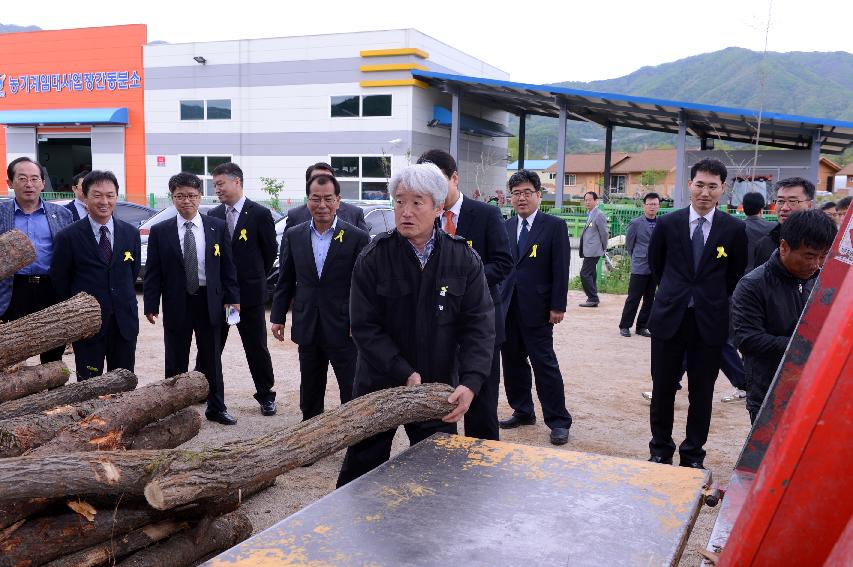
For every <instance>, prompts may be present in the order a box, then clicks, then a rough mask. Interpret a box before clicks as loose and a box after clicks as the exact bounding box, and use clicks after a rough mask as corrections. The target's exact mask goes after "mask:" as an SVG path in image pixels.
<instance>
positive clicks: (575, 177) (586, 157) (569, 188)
mask: <svg viewBox="0 0 853 567" xmlns="http://www.w3.org/2000/svg"><path fill="white" fill-rule="evenodd" d="M627 158H628V154H626V153H623V152H613V154H612V155H611V162H610V163H611V164H612V166H611V167H616V166H617V165H619V164H620V163H622V161H623V160H625V159H627ZM546 171H547V173H548V174H552V175H556V171H557V164H556V162H554V165H552V166H550V167H549V168H548V169H547V170H546ZM563 175H565V185H564V186H565V191H566V195H567V196H568V195H570V196H573V197H582V196H583V194H584V193H586V192H588V191H595V192H596V193H598V194H599V195H600V194H601V189H602V187H604V153H603V152H602V153H596V154H567V155H566V167H565V171H564V173H563ZM553 179H554V178H553V177H551V183H552V188H553V187H555V185H554V181H553ZM626 182H627V179H625V178H624V176H622V177H620V178H619V179H616V178H614V177H613V176H611V178H610V186H611V193H617V192H619V191H618V190H617V189H614V187H619V183H622V184H623V185H624V184H625V183H626ZM622 192H624V189H623V191H622Z"/></svg>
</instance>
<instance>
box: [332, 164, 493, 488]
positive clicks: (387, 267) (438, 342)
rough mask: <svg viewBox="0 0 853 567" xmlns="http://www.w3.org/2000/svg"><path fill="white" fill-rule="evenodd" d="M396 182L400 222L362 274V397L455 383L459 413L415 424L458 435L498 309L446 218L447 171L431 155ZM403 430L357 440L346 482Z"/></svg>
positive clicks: (422, 430) (383, 457)
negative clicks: (440, 219) (444, 226)
mask: <svg viewBox="0 0 853 567" xmlns="http://www.w3.org/2000/svg"><path fill="white" fill-rule="evenodd" d="M388 189H389V192H390V193H391V196H392V198H393V200H394V203H395V207H394V216H395V218H396V221H397V228H396V229H395V230H393V231H390V232H388V233H386V234H382V235H379V236H377V237H376V238H375V239H374V240H373V241H372V242H371V243H370V244H368V245H367V246H366V247H365V248H364V250H363V251H362V253H361V255H360V256H359V258H358V260H357V261H356V264H355V268H354V270H353V275H352V288H351V292H350V324H351V326H352V338H353V340H354V341H355V343H356V346H357V347H358V361H357V363H356V375H355V381H354V387H353V395H354V397H358V396H363V395H365V394H368V393H370V392H375V391H377V390H382V389H385V388H392V387H395V386H413V385H417V384H420V383H426V382H443V383H446V384H450V385H452V386H455V387H456V389H455V390H454V392H453V394H451V395H450V397H449V398H448V401H449V402H450V403H453V404H457V406H456V408H455V409H454V410H453V411H452V412H451V413H449V414H448V415H446V416H444V417H443V418H442V420H440V421H439V420H435V421H428V422H419V423H411V424H409V425H406V433H407V434H408V436H409V441H410V443H411V444H412V445H414V444H415V443H417V442H418V441H421V440H423V439H426V438H427V437H429V436H430V435H432V434H433V433H436V432H446V433H456V422H457V421H459V420H460V419H461V418H462V416H463V415H464V414H465V412H466V411H467V410H468V408H469V407H470V405H471V401H472V400H473V398H474V396H475V395H476V394H477V393H478V392H479V390H480V386H481V385H482V383H483V381H484V380H485V379H486V377H487V375H488V373H489V369H490V368H491V366H492V351H493V345H494V342H495V320H494V317H495V313H494V306H493V303H492V298H491V295H489V288H488V286H487V284H486V278H485V275H484V272H483V263H482V261H481V260H480V257H479V256H478V255H477V253H476V252H474V250H473V249H472V248H471V247H470V246H468V243H467V242H466V241H465V239H464V238H461V237H456V236H450V235H448V234H447V233H445V232H444V231H443V230H441V226H440V225H439V224H438V223H437V222H436V218H437V216H438V215H439V213H441V210H442V205H443V203H444V200H445V198H446V197H447V178H445V177H444V174H442V173H441V170H440V169H439V168H438V167H436V166H435V165H433V164H431V163H425V164H419V165H412V166H409V167H407V168H405V169H403V170H402V171H400V172H398V173H396V174H394V176H393V177H392V178H391V180H390V182H389V183H388ZM394 433H395V430H394V429H392V430H389V431H385V432H383V433H380V434H378V435H374V436H373V437H370V438H368V439H366V440H364V441H362V442H360V443H357V444H355V445H353V446H352V447H350V448H349V449H348V450H347V454H346V458H345V459H344V463H343V467H342V468H341V473H340V476H339V477H338V486H339V487H340V486H343V485H344V484H346V483H348V482H350V481H352V480H354V479H356V478H358V477H359V476H361V475H363V474H365V473H367V472H369V471H370V470H372V469H374V468H376V467H377V466H379V465H380V464H382V463H383V462H385V461H387V460H388V458H389V457H390V455H391V442H392V441H393V439H394Z"/></svg>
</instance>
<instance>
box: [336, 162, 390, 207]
mask: <svg viewBox="0 0 853 567" xmlns="http://www.w3.org/2000/svg"><path fill="white" fill-rule="evenodd" d="M329 163H330V164H331V165H332V169H333V170H334V172H335V177H337V179H338V182H339V183H340V184H341V197H342V198H344V199H360V200H371V201H372V200H387V199H388V178H389V177H391V157H390V156H331V157H330V158H329Z"/></svg>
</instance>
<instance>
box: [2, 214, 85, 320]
mask: <svg viewBox="0 0 853 567" xmlns="http://www.w3.org/2000/svg"><path fill="white" fill-rule="evenodd" d="M43 202H44V212H45V213H47V224H48V226H49V227H50V234H51V235H52V236H53V237H54V238H56V235H57V234H59V231H60V230H62V229H63V228H65V227H66V226H68V225H69V224H71V213H69V212H68V209H66V208H65V207H63V206H62V205H55V204H54V203H48V202H46V201H43ZM14 228H15V200H14V199H10V200H8V201H5V202H3V203H0V234H3V233H4V232H9V231H10V230H12V229H14ZM11 300H12V276H10V277H8V278H5V279H2V280H0V315H2V314H3V313H5V312H6V310H7V309H8V308H9V302H10V301H11Z"/></svg>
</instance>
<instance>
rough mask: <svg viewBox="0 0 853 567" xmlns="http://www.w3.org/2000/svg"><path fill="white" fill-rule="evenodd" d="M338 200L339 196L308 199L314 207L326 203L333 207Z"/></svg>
mask: <svg viewBox="0 0 853 567" xmlns="http://www.w3.org/2000/svg"><path fill="white" fill-rule="evenodd" d="M337 200H338V197H337V196H328V197H323V198H320V197H308V202H309V203H311V204H312V205H319V204H320V203H326V204H327V205H333V204H334V203H335V201H337Z"/></svg>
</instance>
